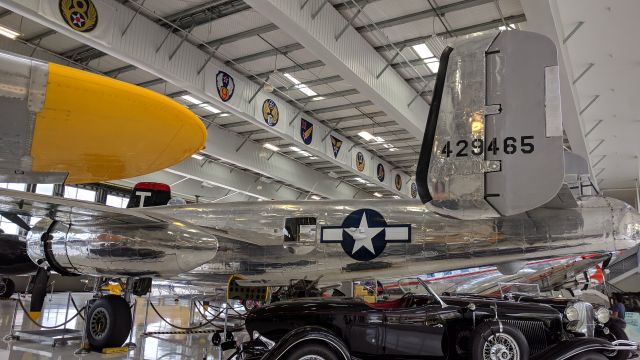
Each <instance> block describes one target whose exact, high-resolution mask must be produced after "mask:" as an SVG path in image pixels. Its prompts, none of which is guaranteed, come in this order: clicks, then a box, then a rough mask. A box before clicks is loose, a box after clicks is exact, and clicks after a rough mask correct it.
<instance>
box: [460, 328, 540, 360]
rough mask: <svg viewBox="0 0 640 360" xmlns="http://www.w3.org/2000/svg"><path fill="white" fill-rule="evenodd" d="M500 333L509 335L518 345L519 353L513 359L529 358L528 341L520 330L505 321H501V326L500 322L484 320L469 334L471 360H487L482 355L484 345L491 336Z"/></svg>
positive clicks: (526, 359) (524, 359) (523, 359)
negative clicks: (470, 339)
mask: <svg viewBox="0 0 640 360" xmlns="http://www.w3.org/2000/svg"><path fill="white" fill-rule="evenodd" d="M501 329H502V331H501ZM500 333H504V334H505V335H508V336H509V337H511V338H512V339H513V340H514V341H515V343H516V345H517V346H518V349H519V353H520V354H519V357H518V358H517V359H515V360H529V343H528V342H527V339H526V338H525V337H524V335H523V334H522V332H520V330H518V329H517V328H516V327H515V326H512V325H509V324H506V323H502V326H500V323H498V322H497V321H487V322H484V323H482V324H481V325H480V326H478V327H477V328H476V329H475V330H474V331H473V334H472V335H471V338H472V342H473V343H472V344H473V345H472V346H471V358H472V359H473V360H489V359H485V358H484V357H483V349H484V346H485V344H486V342H487V340H489V339H490V338H491V336H494V335H498V334H500Z"/></svg>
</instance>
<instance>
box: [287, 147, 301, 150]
mask: <svg viewBox="0 0 640 360" xmlns="http://www.w3.org/2000/svg"><path fill="white" fill-rule="evenodd" d="M289 149H291V150H293V151H300V149H299V148H297V147H295V146H289Z"/></svg>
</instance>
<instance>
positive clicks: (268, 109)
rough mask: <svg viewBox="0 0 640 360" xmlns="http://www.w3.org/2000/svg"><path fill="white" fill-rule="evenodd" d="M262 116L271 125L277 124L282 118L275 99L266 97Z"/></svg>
mask: <svg viewBox="0 0 640 360" xmlns="http://www.w3.org/2000/svg"><path fill="white" fill-rule="evenodd" d="M262 118H263V119H264V122H266V123H267V125H269V126H276V125H277V124H278V120H280V111H279V110H278V105H277V104H276V102H275V101H273V100H271V99H266V100H265V101H264V102H263V103H262Z"/></svg>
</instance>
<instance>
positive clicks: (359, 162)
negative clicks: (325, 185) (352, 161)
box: [356, 151, 365, 172]
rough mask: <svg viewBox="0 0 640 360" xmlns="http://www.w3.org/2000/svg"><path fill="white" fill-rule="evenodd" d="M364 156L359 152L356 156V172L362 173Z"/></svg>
mask: <svg viewBox="0 0 640 360" xmlns="http://www.w3.org/2000/svg"><path fill="white" fill-rule="evenodd" d="M364 165H365V164H364V154H363V153H362V152H360V151H358V153H357V154H356V169H358V171H361V172H362V171H364Z"/></svg>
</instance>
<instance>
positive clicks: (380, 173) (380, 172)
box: [376, 164, 384, 182]
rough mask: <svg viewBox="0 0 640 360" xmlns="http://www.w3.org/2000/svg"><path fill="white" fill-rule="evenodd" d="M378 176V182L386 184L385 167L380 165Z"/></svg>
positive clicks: (377, 170)
mask: <svg viewBox="0 0 640 360" xmlns="http://www.w3.org/2000/svg"><path fill="white" fill-rule="evenodd" d="M376 175H377V176H378V181H380V182H384V165H382V164H378V167H377V169H376Z"/></svg>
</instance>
